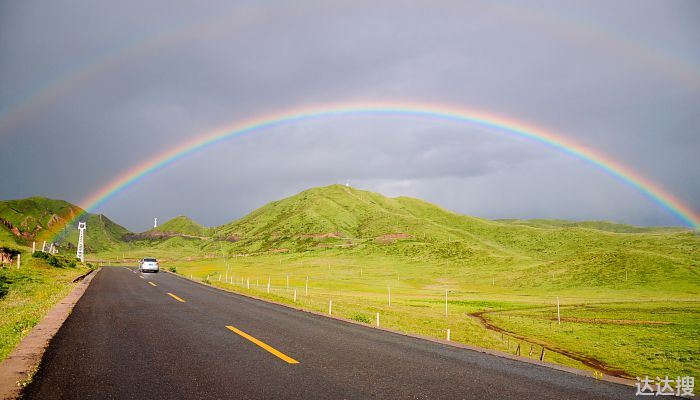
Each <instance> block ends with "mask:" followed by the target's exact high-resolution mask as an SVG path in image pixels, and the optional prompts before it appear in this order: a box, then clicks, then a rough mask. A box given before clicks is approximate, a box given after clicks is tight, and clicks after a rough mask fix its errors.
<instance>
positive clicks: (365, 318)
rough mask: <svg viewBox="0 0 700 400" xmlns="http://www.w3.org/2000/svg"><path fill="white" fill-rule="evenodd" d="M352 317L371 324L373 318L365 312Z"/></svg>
mask: <svg viewBox="0 0 700 400" xmlns="http://www.w3.org/2000/svg"><path fill="white" fill-rule="evenodd" d="M352 319H354V320H355V321H357V322H362V323H365V324H371V323H372V320H371V319H370V318H369V317H368V316H366V315H365V314H355V316H354V317H352Z"/></svg>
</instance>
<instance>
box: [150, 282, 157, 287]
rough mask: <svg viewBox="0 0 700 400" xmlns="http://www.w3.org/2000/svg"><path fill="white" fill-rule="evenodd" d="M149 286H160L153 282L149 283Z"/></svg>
mask: <svg viewBox="0 0 700 400" xmlns="http://www.w3.org/2000/svg"><path fill="white" fill-rule="evenodd" d="M148 284H149V285H151V286H153V287H156V286H158V285H156V284H155V283H153V282H151V281H148Z"/></svg>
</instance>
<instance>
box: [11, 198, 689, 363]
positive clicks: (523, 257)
mask: <svg viewBox="0 0 700 400" xmlns="http://www.w3.org/2000/svg"><path fill="white" fill-rule="evenodd" d="M37 210H38V211H34V213H35V214H36V215H42V216H44V218H46V216H45V215H44V214H47V213H46V212H45V211H41V210H42V208H41V207H38V208H37ZM59 211H60V210H59ZM73 211H74V212H76V211H75V210H73ZM47 215H50V213H48V214H47ZM0 216H2V214H0ZM97 217H98V216H93V218H97ZM14 218H15V219H14V220H13V221H17V223H21V222H22V219H21V218H18V217H17V215H15V216H14ZM13 223H15V222H13ZM100 223H102V224H103V227H102V228H99V229H98V231H102V232H104V237H102V238H94V240H97V241H102V242H103V243H106V245H105V246H104V249H105V250H104V251H101V252H99V253H98V254H94V253H93V255H94V256H96V257H99V258H101V259H111V260H113V261H115V262H116V261H119V260H127V261H126V262H133V260H135V259H138V258H141V257H145V256H153V257H158V258H160V259H161V262H162V264H163V266H164V267H165V268H171V267H177V271H178V272H179V273H182V274H184V275H185V276H192V277H193V278H194V279H201V280H205V281H207V282H210V283H212V284H215V285H218V286H222V287H224V288H227V289H229V290H236V291H241V292H245V293H247V294H250V295H254V296H259V297H263V298H269V299H273V300H275V301H280V302H285V303H289V304H291V305H294V306H297V307H302V308H306V309H313V310H316V311H321V312H323V311H324V310H327V309H328V304H329V300H331V299H332V301H333V313H334V315H340V316H344V317H347V318H352V319H355V320H357V321H360V322H365V323H371V322H372V321H373V318H374V316H375V315H376V313H381V320H382V325H383V326H387V327H392V328H395V329H399V330H403V331H408V332H414V333H420V334H424V335H429V336H433V337H438V338H442V337H444V334H445V330H446V329H451V330H452V340H455V341H460V342H465V343H470V344H474V345H477V346H483V347H488V348H493V349H499V350H502V351H507V352H510V353H511V354H512V353H513V352H514V351H516V348H520V347H522V348H523V349H528V350H529V352H528V354H529V353H530V352H533V353H532V354H534V357H537V355H538V354H540V350H541V349H542V348H543V347H545V346H546V348H547V353H548V356H547V360H550V361H554V362H557V363H560V364H564V365H572V366H576V367H581V368H594V369H597V370H600V371H604V372H605V373H606V374H607V373H614V371H615V370H616V369H621V370H624V372H625V373H627V374H632V375H631V376H635V374H636V375H645V374H647V375H648V374H659V376H662V375H665V374H668V375H672V376H676V375H697V372H698V371H697V365H700V364H699V363H700V346H699V344H698V341H697V331H698V329H700V326H699V324H700V322H699V321H700V302H698V301H697V299H698V295H700V283H698V282H700V279H698V278H699V277H700V276H699V275H700V236H698V235H697V233H696V232H693V231H691V230H688V229H683V228H640V227H633V226H629V225H621V224H615V223H610V222H599V221H591V222H569V221H559V220H500V221H491V220H486V219H481V218H475V217H470V216H465V215H460V214H457V213H454V212H451V211H449V210H445V209H443V208H440V207H438V206H435V205H433V204H430V203H427V202H424V201H421V200H418V199H413V198H409V197H397V198H388V197H385V196H382V195H380V194H378V193H372V192H368V191H363V190H358V189H354V188H350V187H345V186H340V185H331V186H327V187H320V188H313V189H309V190H306V191H304V192H301V193H299V194H297V195H294V196H291V197H288V198H285V199H282V200H278V201H274V202H272V203H269V204H267V205H265V206H263V207H261V208H259V209H257V210H255V211H253V212H252V213H250V214H248V215H247V216H245V217H243V218H241V219H240V220H237V221H233V222H231V223H228V224H224V225H221V226H218V227H215V228H204V227H202V226H201V225H199V224H197V223H196V222H193V221H191V220H190V219H188V218H186V217H178V218H175V219H173V220H171V221H168V222H167V223H165V224H163V225H161V226H160V227H159V228H157V229H155V230H151V231H146V232H144V233H142V234H136V235H134V234H126V237H127V238H130V239H129V241H128V242H127V243H125V244H121V243H120V242H119V240H120V239H119V237H120V236H119V235H120V234H121V235H122V236H123V233H122V232H123V231H122V229H123V228H121V227H119V226H118V225H112V223H111V221H109V220H108V219H106V218H104V217H101V218H100V219H99V220H98V221H95V220H92V221H90V220H89V221H88V233H89V234H90V227H92V226H96V227H100V226H101V225H100ZM25 225H27V224H25ZM28 226H29V225H28ZM119 228H121V229H119ZM2 229H4V228H0V233H3V232H4V234H6V233H7V232H10V231H9V230H7V229H5V230H4V231H3V230H2ZM73 229H74V228H73ZM10 234H11V233H10ZM144 234H148V235H150V236H147V237H141V235H144ZM89 237H90V236H89ZM202 238H204V239H206V240H202ZM0 240H2V237H1V236H0ZM98 244H99V243H98ZM110 244H114V247H110ZM267 282H270V290H269V291H268V290H266V289H265V288H266V287H267V285H266V283H267ZM308 282H310V283H309V287H308V293H307V291H306V290H307V287H306V285H307V283H308ZM388 288H391V293H392V301H391V304H388V302H387V292H388ZM294 293H297V294H298V295H299V296H297V295H296V294H294ZM302 293H303V295H302ZM446 293H449V302H447V303H448V304H447V305H448V306H449V307H446V302H445V295H446ZM297 297H298V298H297ZM559 298H560V299H561V304H562V318H563V319H562V323H561V325H559V324H558V323H557V320H556V318H557V317H556V315H557V314H556V302H557V301H558V300H557V299H559ZM447 309H449V312H448V311H447ZM367 321H369V322H367ZM552 321H555V322H554V323H553V322H552ZM489 324H490V325H489ZM493 327H497V328H498V329H502V330H505V333H502V332H500V331H499V332H495V331H494V329H495V328H493ZM516 346H518V347H516ZM533 349H534V350H533ZM650 349H653V351H650ZM590 360H594V361H596V362H594V363H591V362H590ZM598 361H599V362H600V364H597V363H598Z"/></svg>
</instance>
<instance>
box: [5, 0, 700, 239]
mask: <svg viewBox="0 0 700 400" xmlns="http://www.w3.org/2000/svg"><path fill="white" fill-rule="evenodd" d="M698 20H700V2H697V1H695V0H673V1H668V0H658V1H650V0H630V1H618V0H615V1H602V0H594V1H587V2H559V1H552V2H549V1H535V2H528V1H512V2H511V1H499V0H497V1H439V0H430V1H427V0H426V1H401V2H398V1H395V2H394V1H383V0H379V1H378V0H373V1H351V2H328V1H305V0H296V1H281V2H277V1H265V2H259V1H240V2H231V1H181V2H172V1H138V2H137V1H121V2H95V1H92V0H84V1H52V2H39V1H33V0H27V1H21V2H2V3H0V160H2V162H1V164H0V165H2V166H1V167H0V199H14V198H23V197H28V196H46V197H51V198H59V199H64V200H67V201H70V202H72V203H76V204H82V203H81V202H83V201H84V200H85V199H86V198H88V197H89V196H90V195H91V194H92V193H94V192H96V191H97V190H99V189H100V188H101V187H102V186H104V185H106V184H107V183H109V182H110V181H111V180H112V179H114V178H115V177H117V176H119V175H120V174H121V173H123V172H124V171H125V170H127V169H129V168H131V167H133V166H135V165H138V164H140V163H143V162H144V161H147V160H149V159H151V158H153V157H154V155H156V154H159V153H160V152H163V151H165V150H167V149H168V148H170V147H172V146H175V145H176V144H178V143H181V142H183V141H186V140H188V139H191V138H193V137H196V136H198V135H201V134H203V133H207V132H211V131H213V130H215V129H217V128H219V127H221V126H226V125H231V124H234V123H236V122H237V121H243V120H246V119H250V118H254V117H256V116H262V115H269V114H274V113H278V112H284V111H286V110H290V109H298V108H304V107H319V106H320V107H323V106H324V105H327V104H331V103H332V104H335V103H365V102H396V103H416V104H428V105H430V104H442V105H447V106H449V107H451V108H456V109H469V110H483V111H484V112H488V113H490V114H496V115H499V116H503V117H504V118H507V119H509V120H514V121H519V122H522V123H524V124H526V125H530V126H536V127H538V128H542V129H545V130H547V131H549V132H552V133H554V134H556V135H558V136H560V137H562V138H567V139H571V140H575V141H576V142H578V143H580V144H582V145H584V146H586V147H587V148H590V149H595V151H597V152H600V153H602V154H605V155H606V156H607V157H609V158H610V159H613V160H615V161H616V162H619V163H621V164H624V165H626V166H627V167H629V168H631V169H633V170H634V171H636V172H637V173H639V174H640V175H642V176H644V177H646V178H647V179H649V180H651V181H653V182H655V183H657V184H658V185H659V186H661V187H663V188H664V189H665V190H667V191H668V192H670V193H672V194H673V195H674V196H676V197H677V198H678V199H680V200H681V201H682V202H684V203H685V204H687V205H688V206H690V207H691V208H692V209H693V210H695V211H696V212H698V211H700V162H698V160H699V159H700V158H699V157H698V151H699V150H700V45H699V43H700V24H698V23H697V21H698ZM347 181H349V182H350V184H351V185H352V186H353V187H357V188H360V189H367V190H372V191H378V192H380V193H382V194H385V195H388V196H400V195H404V196H413V197H418V198H421V199H424V200H427V201H430V202H433V203H436V204H438V205H440V206H442V207H445V208H448V209H451V210H454V211H457V212H459V213H463V214H468V215H474V216H478V217H484V218H492V219H496V218H522V219H528V218H561V219H570V220H611V221H616V222H623V223H631V224H636V225H680V224H681V221H679V220H678V219H677V218H676V217H674V216H673V215H672V214H671V213H670V212H669V211H668V210H665V209H664V208H662V207H660V206H659V205H658V204H656V203H654V202H652V201H650V200H649V199H648V198H647V197H645V196H643V195H641V194H640V193H639V192H638V191H637V190H635V189H633V188H631V187H630V186H629V185H626V184H624V183H623V182H621V181H620V180H618V179H615V178H613V177H611V176H610V175H609V174H606V173H605V172H603V171H601V170H600V169H597V168H594V167H593V166H591V165H590V164H588V163H585V162H582V161H581V160H579V159H576V158H573V157H571V156H570V155H567V154H563V153H561V152H557V151H555V150H553V149H551V148H548V147H546V146H543V145H541V144H538V143H535V142H533V141H528V140H525V139H522V138H518V137H514V136H512V135H506V134H504V133H503V132H499V131H498V130H495V129H487V128H484V127H482V126H477V125H473V124H460V123H454V122H445V121H437V120H429V119H425V118H416V117H399V116H345V117H329V118H322V119H317V120H314V121H306V122H300V123H294V124H288V125H284V126H279V127H276V128H273V129H269V130H266V131H261V132H259V133H256V134H253V135H249V136H245V137H241V138H235V139H232V140H229V141H226V142H223V143H221V144H218V145H216V146H214V147H210V148H208V149H206V150H203V151H201V152H198V153H195V154H193V155H192V156H189V157H186V158H184V159H182V160H180V161H178V162H176V163H174V164H172V165H171V166H169V167H167V168H164V169H162V170H160V171H158V172H156V173H154V174H152V175H150V176H148V177H146V178H145V179H143V180H141V181H140V182H138V183H137V184H135V185H133V186H131V187H129V188H127V189H126V190H124V191H123V192H121V193H119V194H118V195H117V196H115V197H114V198H112V199H111V200H110V201H109V202H107V203H105V204H104V205H102V206H100V207H99V208H98V209H97V210H95V212H99V213H104V214H105V215H107V216H108V217H110V218H111V219H113V220H115V221H116V222H118V223H120V224H122V225H124V226H125V227H127V228H129V229H131V230H134V231H142V230H145V229H148V228H149V227H151V225H152V221H153V217H158V218H159V220H160V221H165V220H167V219H169V218H172V217H175V216H177V215H183V214H184V215H188V216H190V217H192V218H193V219H195V220H196V221H198V222H200V223H202V224H205V225H208V226H214V225H220V224H223V223H226V222H229V221H231V220H233V219H237V218H240V217H242V216H244V215H245V214H247V213H248V212H250V211H252V210H253V209H255V208H257V207H259V206H261V205H264V204H265V203H267V202H269V201H272V200H276V199H280V198H283V197H286V196H289V195H292V194H295V193H297V192H299V191H301V190H304V189H307V188H310V187H314V186H320V185H328V184H333V183H342V184H345V183H346V182H347Z"/></svg>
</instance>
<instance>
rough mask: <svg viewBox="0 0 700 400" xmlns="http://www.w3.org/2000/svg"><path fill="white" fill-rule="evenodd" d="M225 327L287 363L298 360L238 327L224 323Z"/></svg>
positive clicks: (294, 362)
mask: <svg viewBox="0 0 700 400" xmlns="http://www.w3.org/2000/svg"><path fill="white" fill-rule="evenodd" d="M226 328H228V329H229V330H230V331H232V332H234V333H236V334H238V335H240V336H242V337H244V338H246V339H248V340H250V341H251V342H253V343H255V344H257V345H258V346H260V347H262V348H263V349H265V350H267V351H269V352H270V353H272V354H274V355H275V356H277V357H279V358H281V359H282V360H284V361H286V362H288V363H289V364H299V361H297V360H295V359H293V358H292V357H289V356H288V355H286V354H284V353H282V352H281V351H279V350H277V349H275V348H274V347H272V346H270V345H269V344H267V343H265V342H262V341H260V340H258V339H256V338H254V337H252V336H250V335H249V334H247V333H245V332H243V331H242V330H240V329H237V328H235V327H233V326H231V325H226Z"/></svg>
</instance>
